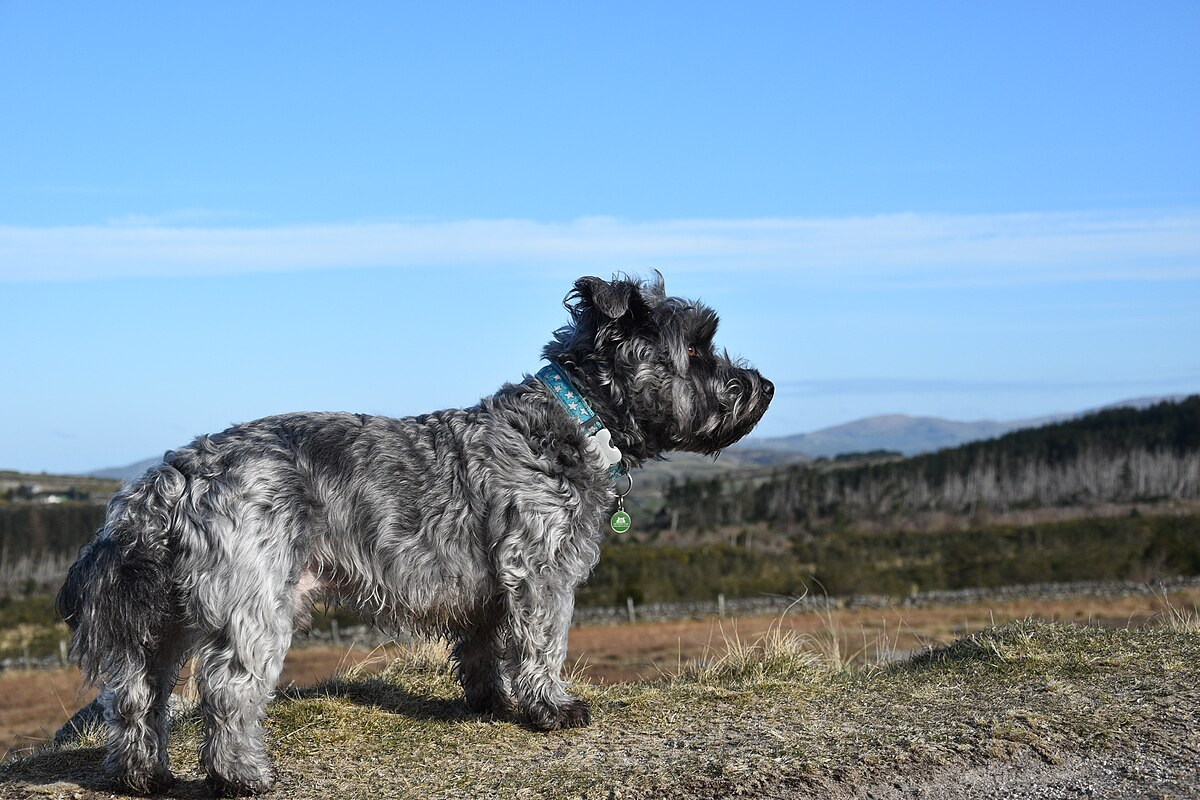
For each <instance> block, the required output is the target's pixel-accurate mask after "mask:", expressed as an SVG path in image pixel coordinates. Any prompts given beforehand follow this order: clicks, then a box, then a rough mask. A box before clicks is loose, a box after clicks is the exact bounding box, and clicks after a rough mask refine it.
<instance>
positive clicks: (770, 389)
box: [762, 378, 775, 397]
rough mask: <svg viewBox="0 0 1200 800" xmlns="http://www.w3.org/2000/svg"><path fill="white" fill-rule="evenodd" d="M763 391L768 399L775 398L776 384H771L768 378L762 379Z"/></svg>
mask: <svg viewBox="0 0 1200 800" xmlns="http://www.w3.org/2000/svg"><path fill="white" fill-rule="evenodd" d="M762 390H763V394H765V395H766V396H767V397H774V396H775V384H773V383H771V382H770V381H769V380H767V379H766V378H763V379H762Z"/></svg>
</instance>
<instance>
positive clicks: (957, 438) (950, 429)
mask: <svg viewBox="0 0 1200 800" xmlns="http://www.w3.org/2000/svg"><path fill="white" fill-rule="evenodd" d="M1068 418H1069V417H1068ZM1058 419H1059V418H1054V417H1045V418H1041V419H1030V420H1009V421H1004V422H1001V421H995V420H981V421H978V422H956V421H954V420H949V419H940V418H938V417H909V416H905V415H904V414H886V415H883V416H878V417H867V418H866V419H860V420H855V421H854V422H847V423H846V424H844V425H835V426H834V427H832V428H823V429H821V430H819V431H813V432H812V433H800V434H796V435H793V436H781V437H778V438H771V439H758V440H752V441H750V442H747V443H746V444H747V446H748V447H752V448H755V449H757V450H771V451H775V452H788V453H804V454H805V455H809V456H813V457H821V456H826V457H833V456H837V455H841V454H843V453H861V452H867V451H870V450H895V451H898V452H901V453H903V454H904V455H906V456H912V455H917V454H918V453H928V452H932V451H934V450H941V449H943V448H946V447H957V446H958V445H960V444H966V443H967V442H973V441H977V440H979V439H991V438H993V437H995V436H1003V435H1004V434H1006V433H1008V432H1009V431H1014V430H1018V429H1020V428H1034V427H1038V426H1040V425H1045V424H1047V423H1050V422H1056V421H1057V420H1058Z"/></svg>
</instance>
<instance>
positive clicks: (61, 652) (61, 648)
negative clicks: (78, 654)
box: [58, 639, 67, 667]
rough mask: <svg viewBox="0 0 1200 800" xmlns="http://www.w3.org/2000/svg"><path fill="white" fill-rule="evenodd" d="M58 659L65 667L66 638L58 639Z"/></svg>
mask: <svg viewBox="0 0 1200 800" xmlns="http://www.w3.org/2000/svg"><path fill="white" fill-rule="evenodd" d="M58 660H59V662H60V663H61V664H62V665H63V666H64V667H65V666H66V665H67V640H66V639H59V640H58Z"/></svg>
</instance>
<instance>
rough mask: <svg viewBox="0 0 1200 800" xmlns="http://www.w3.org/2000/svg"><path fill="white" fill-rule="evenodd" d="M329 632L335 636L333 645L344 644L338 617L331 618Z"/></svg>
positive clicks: (339, 645)
mask: <svg viewBox="0 0 1200 800" xmlns="http://www.w3.org/2000/svg"><path fill="white" fill-rule="evenodd" d="M329 633H330V635H331V636H332V637H333V646H334V647H341V646H342V636H341V634H340V633H339V632H338V624H337V618H336V617H335V618H334V619H331V620H329Z"/></svg>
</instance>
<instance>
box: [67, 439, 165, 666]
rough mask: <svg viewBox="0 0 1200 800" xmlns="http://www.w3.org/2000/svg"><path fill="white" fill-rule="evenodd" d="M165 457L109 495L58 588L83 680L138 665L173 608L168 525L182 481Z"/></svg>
mask: <svg viewBox="0 0 1200 800" xmlns="http://www.w3.org/2000/svg"><path fill="white" fill-rule="evenodd" d="M186 485H187V480H186V479H185V478H184V476H183V474H182V473H180V472H179V471H178V470H177V469H175V468H174V467H172V466H170V465H169V464H166V463H163V464H159V465H157V466H155V467H152V468H151V469H150V470H149V471H148V472H147V473H146V474H145V475H144V476H142V477H141V478H139V479H138V480H136V481H134V482H133V483H131V484H129V485H128V486H126V487H124V488H123V489H122V490H121V491H120V492H118V493H117V494H116V495H114V496H113V499H112V500H110V501H109V504H108V513H107V519H106V520H105V523H104V527H103V528H101V529H100V531H99V532H98V533H97V534H96V536H95V538H93V539H92V540H91V541H90V542H88V543H87V544H85V545H84V546H83V548H82V549H81V550H80V551H79V559H78V560H77V561H76V562H75V563H74V564H73V565H72V566H71V569H70V571H68V573H67V579H66V582H65V583H64V584H63V587H62V589H60V590H59V592H58V599H57V603H56V604H57V607H58V613H59V614H60V615H61V616H62V618H63V619H64V620H66V622H67V624H68V625H69V626H70V627H71V629H72V631H73V635H72V638H71V658H72V660H74V661H75V662H76V663H78V664H79V668H80V669H81V670H82V671H83V674H84V675H85V676H86V677H87V679H88V680H89V681H91V682H93V683H95V682H96V681H97V680H98V679H99V677H100V676H102V675H103V676H107V677H108V678H112V677H114V676H116V675H119V674H120V673H122V672H123V670H125V669H129V668H133V669H139V668H141V667H142V666H144V664H145V660H146V657H147V655H148V654H150V653H153V652H154V651H155V650H157V649H158V642H159V640H160V638H161V636H162V635H163V631H164V629H165V627H166V625H167V622H168V618H169V617H170V616H171V614H172V613H173V609H174V605H175V602H176V601H175V592H174V590H173V586H172V580H171V569H172V555H171V545H170V542H171V539H172V538H173V537H172V535H171V531H172V529H173V528H174V522H175V516H176V512H175V509H176V506H177V505H178V502H179V499H180V497H182V495H183V492H184V490H185V488H186Z"/></svg>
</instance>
